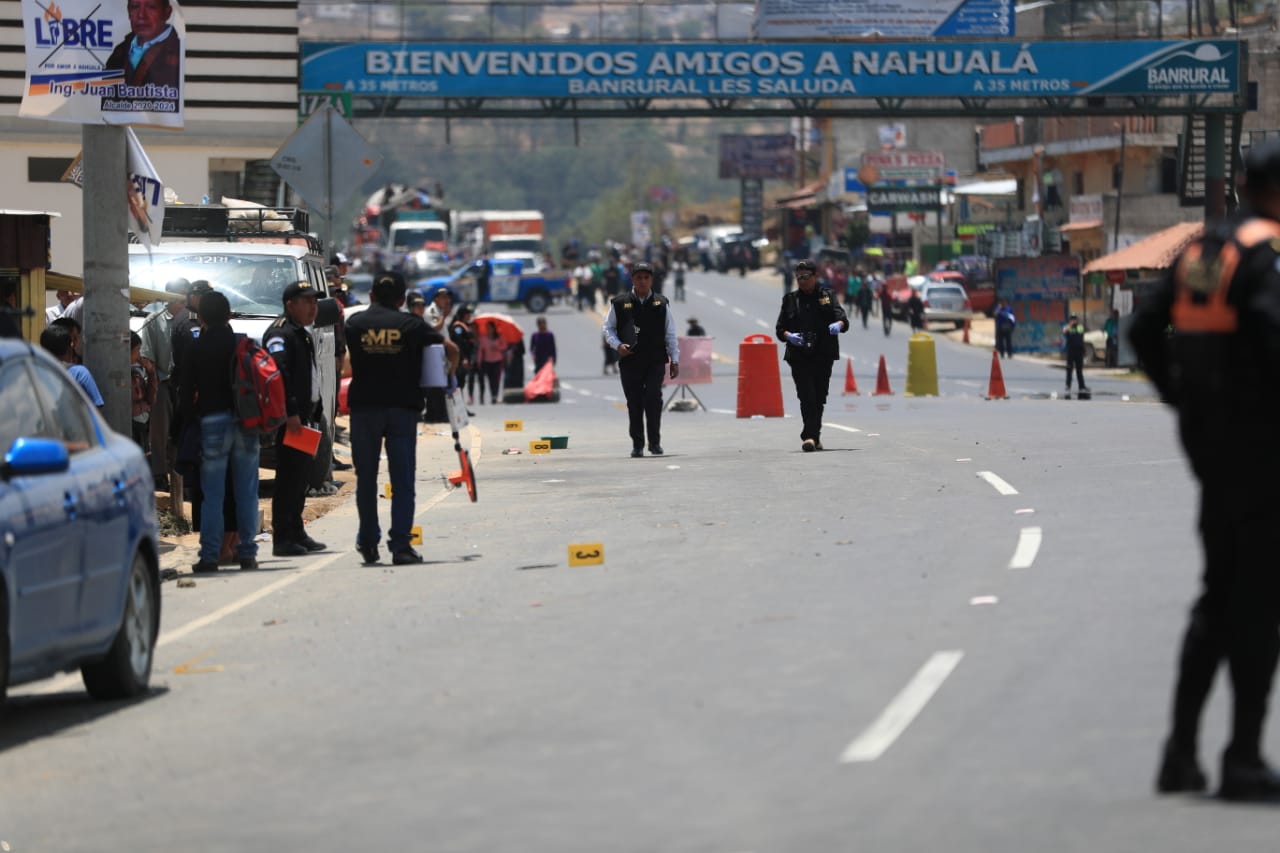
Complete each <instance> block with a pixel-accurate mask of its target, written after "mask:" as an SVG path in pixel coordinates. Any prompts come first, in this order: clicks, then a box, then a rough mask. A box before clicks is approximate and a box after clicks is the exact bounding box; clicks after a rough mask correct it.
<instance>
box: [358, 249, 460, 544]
mask: <svg viewBox="0 0 1280 853" xmlns="http://www.w3.org/2000/svg"><path fill="white" fill-rule="evenodd" d="M404 300H405V285H404V278H403V277H402V276H401V275H400V274H399V273H394V272H389V273H384V274H383V275H381V276H380V277H379V278H378V279H377V281H375V282H374V284H373V290H372V291H371V293H370V304H369V308H368V309H367V310H365V311H362V312H360V313H358V314H355V315H353V316H352V317H351V319H350V320H348V321H347V347H348V348H349V352H350V354H351V387H350V388H349V389H348V391H347V401H348V404H349V405H350V407H351V459H352V461H353V462H355V466H356V509H357V511H358V512H359V514H360V529H359V531H358V532H357V533H356V550H357V551H359V552H360V556H361V557H362V558H363V559H364V562H365V563H366V564H371V563H376V562H378V561H379V560H380V559H381V558H380V556H379V554H378V541H379V539H380V538H381V536H382V530H381V528H380V527H379V525H378V459H379V457H380V456H381V455H382V446H383V442H385V443H386V449H387V469H388V473H389V474H390V476H391V530H390V532H389V535H388V536H387V545H388V547H389V548H390V549H391V561H392V562H393V563H395V564H396V565H405V564H411V563H421V562H422V555H421V554H419V553H418V552H417V551H415V550H414V549H413V546H412V545H411V544H410V528H411V527H412V525H413V512H414V482H413V479H414V471H415V470H416V467H417V451H418V416H419V415H420V414H421V412H422V403H423V396H422V387H421V378H422V352H423V350H424V349H425V348H426V347H427V346H429V345H431V344H439V343H444V344H445V351H446V353H447V354H448V360H449V372H450V373H452V372H453V371H454V369H456V368H457V365H458V348H457V347H456V346H455V345H454V344H453V343H452V342H447V343H446V341H445V338H444V336H443V335H441V334H440V333H438V332H436V331H434V330H433V329H432V328H431V327H430V326H428V325H427V323H426V321H425V320H423V319H422V317H420V316H418V315H417V314H413V313H411V312H408V311H401V310H400V307H401V306H402V305H403V304H404Z"/></svg>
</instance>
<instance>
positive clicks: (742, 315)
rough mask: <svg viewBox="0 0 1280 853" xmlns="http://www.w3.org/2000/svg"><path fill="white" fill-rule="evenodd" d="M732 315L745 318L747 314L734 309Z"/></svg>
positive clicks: (739, 309)
mask: <svg viewBox="0 0 1280 853" xmlns="http://www.w3.org/2000/svg"><path fill="white" fill-rule="evenodd" d="M733 313H735V314H737V315H738V316H739V317H745V316H747V312H746V311H743V310H742V309H741V308H734V309H733Z"/></svg>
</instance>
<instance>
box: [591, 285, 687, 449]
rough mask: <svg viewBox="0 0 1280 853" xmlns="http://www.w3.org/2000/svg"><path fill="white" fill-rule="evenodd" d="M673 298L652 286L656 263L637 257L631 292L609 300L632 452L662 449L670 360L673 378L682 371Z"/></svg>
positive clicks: (609, 338) (609, 334)
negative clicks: (664, 388) (646, 446)
mask: <svg viewBox="0 0 1280 853" xmlns="http://www.w3.org/2000/svg"><path fill="white" fill-rule="evenodd" d="M670 308H671V304H670V303H669V302H668V301H667V300H666V299H665V298H664V297H662V296H659V295H658V294H656V293H654V292H653V267H652V266H651V265H649V264H648V263H646V262H644V261H638V262H636V264H635V265H634V266H632V267H631V292H630V293H622V294H619V295H618V296H615V297H614V298H613V299H611V300H609V314H608V316H607V317H605V320H604V341H605V344H606V345H608V346H609V347H611V348H613V349H615V350H617V352H618V367H619V372H620V373H621V378H622V393H623V395H624V396H626V398H627V415H628V416H629V418H630V432H631V455H632V456H633V457H640V456H644V442H645V438H646V437H647V438H648V439H649V453H651V454H652V455H654V456H661V455H662V378H663V374H665V373H666V372H667V361H668V359H670V361H671V378H672V379H675V378H676V377H677V376H679V375H680V344H679V342H678V341H677V340H676V325H675V320H674V319H673V318H672V316H671V310H670Z"/></svg>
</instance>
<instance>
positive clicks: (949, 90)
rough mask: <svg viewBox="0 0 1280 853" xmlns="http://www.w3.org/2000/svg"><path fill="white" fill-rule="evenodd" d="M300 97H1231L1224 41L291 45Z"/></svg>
mask: <svg viewBox="0 0 1280 853" xmlns="http://www.w3.org/2000/svg"><path fill="white" fill-rule="evenodd" d="M301 48H302V81H301V85H300V86H299V88H300V89H301V90H303V91H322V90H331V91H345V92H351V93H353V94H355V95H385V96H413V95H420V96H423V97H444V98H481V97H485V98H637V97H639V98H705V97H720V98H723V97H758V98H770V97H772V98H791V97H823V98H881V97H908V98H910V97H919V98H937V97H946V96H958V97H991V98H1005V97H1007V98H1013V97H1020V98H1025V97H1029V96H1032V97H1036V96H1040V97H1043V96H1054V97H1067V96H1075V95H1171V94H1190V95H1207V94H1215V93H1239V92H1240V89H1241V80H1240V64H1241V51H1242V50H1243V49H1244V47H1243V45H1242V44H1241V43H1239V42H1235V41H1226V40H1204V39H1197V40H1191V41H1107V42H1085V41H1071V42H1023V43H1018V42H972V43H965V42H937V43H925V42H914V43H902V44H894V43H886V44H857V45H835V44H831V43H829V42H828V43H821V44H755V43H743V44H718V43H716V44H701V45H691V44H651V43H650V44H527V43H525V44H503V43H488V42H486V43H475V44H457V43H423V44H412V43H394V42H359V43H342V44H333V43H324V42H303V43H302V45H301Z"/></svg>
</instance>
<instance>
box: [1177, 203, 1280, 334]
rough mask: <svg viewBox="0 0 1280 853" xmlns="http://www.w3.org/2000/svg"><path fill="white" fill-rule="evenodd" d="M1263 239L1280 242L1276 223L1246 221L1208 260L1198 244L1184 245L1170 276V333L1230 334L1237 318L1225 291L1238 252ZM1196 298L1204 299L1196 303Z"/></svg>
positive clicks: (1239, 253) (1256, 220) (1233, 272)
mask: <svg viewBox="0 0 1280 853" xmlns="http://www.w3.org/2000/svg"><path fill="white" fill-rule="evenodd" d="M1266 240H1280V222H1276V221H1275V220H1272V219H1250V220H1248V221H1247V222H1245V223H1244V224H1243V225H1241V226H1240V227H1239V228H1237V229H1236V232H1235V233H1234V234H1232V235H1231V239H1230V240H1228V241H1227V242H1225V243H1223V244H1222V249H1221V250H1220V251H1219V252H1218V255H1217V257H1215V258H1213V259H1211V260H1205V258H1204V245H1203V243H1202V242H1201V241H1199V240H1197V241H1196V242H1194V243H1192V244H1191V245H1190V246H1188V247H1187V250H1186V251H1185V252H1183V253H1182V257H1181V258H1180V259H1179V260H1178V269H1177V272H1176V274H1175V275H1174V292H1175V295H1174V300H1173V306H1172V308H1171V309H1170V319H1171V320H1172V323H1173V328H1174V331H1176V332H1189V333H1193V334H1194V333H1201V334H1205V333H1207V334H1229V333H1231V332H1234V331H1235V330H1236V327H1237V326H1238V324H1239V318H1238V317H1237V315H1236V309H1235V307H1233V306H1231V305H1228V304H1227V292H1228V291H1229V290H1230V289H1231V280H1232V279H1233V278H1234V277H1235V274H1236V268H1237V267H1239V265H1240V256H1241V249H1245V250H1247V249H1252V248H1253V247H1254V246H1256V245H1258V244H1259V243H1262V242H1264V241H1266ZM1196 296H1201V297H1205V298H1204V299H1203V300H1202V301H1199V302H1197V301H1196V299H1195V297H1196Z"/></svg>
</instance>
